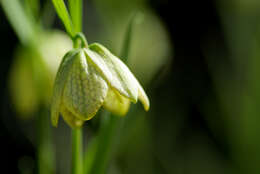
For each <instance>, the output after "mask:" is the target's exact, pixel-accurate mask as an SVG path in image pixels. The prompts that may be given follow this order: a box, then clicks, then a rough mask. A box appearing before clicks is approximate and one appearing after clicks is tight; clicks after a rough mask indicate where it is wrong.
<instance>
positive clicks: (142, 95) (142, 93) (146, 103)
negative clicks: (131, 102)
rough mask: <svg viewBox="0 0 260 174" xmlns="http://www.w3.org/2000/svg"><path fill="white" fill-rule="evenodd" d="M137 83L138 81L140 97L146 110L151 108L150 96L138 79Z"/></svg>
mask: <svg viewBox="0 0 260 174" xmlns="http://www.w3.org/2000/svg"><path fill="white" fill-rule="evenodd" d="M137 83H138V99H139V100H140V101H141V103H142V104H143V107H144V110H145V111H148V110H149V108H150V101H149V98H148V97H147V95H146V93H145V91H144V89H143V87H142V86H141V85H140V83H139V82H138V81H137Z"/></svg>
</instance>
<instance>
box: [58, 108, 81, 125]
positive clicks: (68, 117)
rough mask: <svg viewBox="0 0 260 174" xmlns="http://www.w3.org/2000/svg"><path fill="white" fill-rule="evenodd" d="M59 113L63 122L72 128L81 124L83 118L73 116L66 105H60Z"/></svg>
mask: <svg viewBox="0 0 260 174" xmlns="http://www.w3.org/2000/svg"><path fill="white" fill-rule="evenodd" d="M60 111H61V114H62V117H63V119H64V120H65V122H66V123H67V124H68V125H69V126H70V127H72V128H79V127H81V126H82V125H83V123H84V120H80V119H78V118H77V117H75V116H74V115H73V114H72V113H71V112H70V111H69V110H68V109H66V107H65V106H64V105H63V104H62V105H61V110H60Z"/></svg>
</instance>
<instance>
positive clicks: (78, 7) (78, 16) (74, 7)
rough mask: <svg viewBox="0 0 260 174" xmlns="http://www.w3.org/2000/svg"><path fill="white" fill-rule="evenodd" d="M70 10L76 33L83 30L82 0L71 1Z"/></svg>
mask: <svg viewBox="0 0 260 174" xmlns="http://www.w3.org/2000/svg"><path fill="white" fill-rule="evenodd" d="M69 10H70V15H71V19H72V23H73V26H74V29H75V32H76V33H78V32H81V30H82V0H69Z"/></svg>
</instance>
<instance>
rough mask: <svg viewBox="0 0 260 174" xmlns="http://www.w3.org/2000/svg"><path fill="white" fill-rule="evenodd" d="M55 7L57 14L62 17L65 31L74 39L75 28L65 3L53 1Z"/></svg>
mask: <svg viewBox="0 0 260 174" xmlns="http://www.w3.org/2000/svg"><path fill="white" fill-rule="evenodd" d="M52 2H53V4H54V7H55V9H56V12H57V14H58V16H59V17H60V19H61V20H62V22H63V24H64V26H65V29H66V31H67V33H68V34H69V35H70V36H71V37H73V36H74V34H75V33H74V28H73V24H72V21H71V18H70V15H69V12H68V10H67V8H66V5H65V3H64V1H63V0H52Z"/></svg>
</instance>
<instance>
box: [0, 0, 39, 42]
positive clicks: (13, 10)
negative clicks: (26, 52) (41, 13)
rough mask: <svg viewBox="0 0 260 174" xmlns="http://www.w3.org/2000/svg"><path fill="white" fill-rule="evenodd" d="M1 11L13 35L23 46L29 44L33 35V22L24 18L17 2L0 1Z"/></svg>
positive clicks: (11, 0) (16, 0)
mask: <svg viewBox="0 0 260 174" xmlns="http://www.w3.org/2000/svg"><path fill="white" fill-rule="evenodd" d="M0 3H1V5H2V7H3V10H4V12H5V14H6V16H7V18H8V20H9V22H10V23H11V25H12V27H13V29H14V31H15V33H16V34H17V36H18V38H19V39H20V41H21V42H22V43H23V44H28V43H29V42H31V41H32V40H33V38H34V35H35V28H34V25H33V22H32V21H30V19H29V18H28V17H27V16H26V14H25V11H24V9H23V7H22V5H21V3H20V2H19V1H18V0H0Z"/></svg>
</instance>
